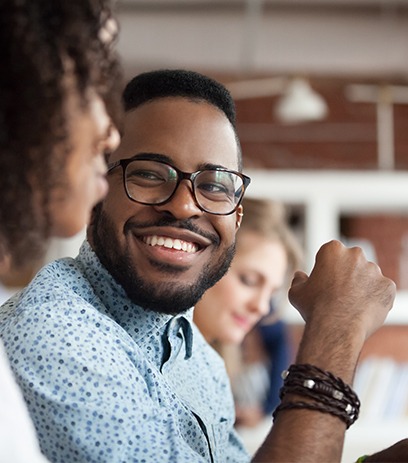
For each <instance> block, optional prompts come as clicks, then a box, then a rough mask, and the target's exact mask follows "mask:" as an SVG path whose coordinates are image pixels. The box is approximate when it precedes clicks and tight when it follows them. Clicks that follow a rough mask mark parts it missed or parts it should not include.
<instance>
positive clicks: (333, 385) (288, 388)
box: [273, 364, 360, 428]
mask: <svg viewBox="0 0 408 463" xmlns="http://www.w3.org/2000/svg"><path fill="white" fill-rule="evenodd" d="M282 378H283V379H284V384H283V386H282V388H281V390H280V398H281V400H282V399H283V398H284V397H285V396H286V395H287V394H296V395H300V396H305V397H308V398H310V399H312V401H306V402H304V401H287V402H282V403H281V404H280V405H279V406H278V407H277V408H276V409H275V411H274V413H273V417H274V418H275V417H276V415H277V414H278V413H279V412H280V411H282V410H288V409H291V408H307V409H310V410H317V411H320V412H322V413H330V414H331V415H335V416H337V417H339V418H340V419H341V420H343V421H344V422H345V423H346V425H347V428H349V427H350V426H351V425H352V424H353V423H354V422H355V421H356V420H357V418H358V414H359V411H360V401H359V399H358V397H357V395H356V393H355V392H354V391H353V390H352V389H351V387H350V386H348V385H347V384H346V383H344V382H343V380H342V379H341V378H338V377H337V376H334V375H333V374H332V373H330V372H328V371H324V370H322V369H320V368H318V367H316V366H313V365H309V364H300V365H291V366H290V367H289V369H288V370H285V371H283V373H282Z"/></svg>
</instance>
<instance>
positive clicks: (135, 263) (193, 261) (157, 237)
mask: <svg viewBox="0 0 408 463" xmlns="http://www.w3.org/2000/svg"><path fill="white" fill-rule="evenodd" d="M138 154H144V155H148V156H150V155H151V156H152V157H154V155H155V154H156V155H157V154H159V155H162V156H166V158H167V162H168V163H169V164H171V165H173V166H174V167H176V168H178V169H180V170H182V171H184V172H195V171H197V170H200V169H203V168H206V167H209V166H212V167H214V166H217V167H223V168H227V169H232V170H237V168H238V147H237V142H236V139H235V135H234V131H233V128H232V126H231V124H230V123H229V121H228V119H227V118H226V116H225V115H224V114H223V113H222V112H220V111H219V110H218V109H217V108H215V107H214V106H212V105H210V104H208V103H204V102H199V103H198V102H192V101H190V100H188V99H185V98H174V97H173V98H162V99H158V100H154V101H152V102H149V103H146V104H144V105H142V106H140V107H138V108H137V109H135V110H133V111H130V112H128V113H127V114H126V117H125V128H124V136H123V139H122V142H121V145H120V146H119V148H118V150H117V151H116V152H115V153H114V154H113V155H112V157H111V159H110V160H109V161H110V162H114V161H117V160H119V159H125V158H131V157H134V156H135V155H138ZM108 179H109V186H110V189H109V194H108V196H107V197H106V199H105V200H104V202H103V203H102V204H101V205H100V206H98V207H97V209H96V211H95V214H94V217H93V221H92V225H91V227H90V230H89V233H88V237H89V240H90V243H91V245H92V247H93V248H94V250H95V252H96V253H97V255H98V257H99V258H100V260H101V262H102V263H103V264H104V265H105V267H106V268H107V269H108V270H109V271H110V273H111V274H112V275H113V276H114V278H115V279H116V280H117V281H118V282H119V283H120V284H121V285H122V286H123V287H124V289H125V291H126V292H127V294H128V296H129V297H130V298H131V299H132V300H133V301H134V302H135V303H137V304H138V305H140V306H142V307H145V308H148V309H151V310H155V311H158V312H166V313H179V312H182V311H184V310H186V309H188V308H189V307H191V306H192V305H194V304H195V303H196V302H197V300H198V299H199V298H200V297H201V296H202V294H203V292H204V291H205V290H206V289H208V288H209V287H210V286H212V285H214V284H215V283H216V282H217V281H218V280H219V279H220V278H221V277H222V276H223V275H224V273H225V272H226V271H227V269H228V267H229V264H230V262H231V259H232V257H233V253H234V246H235V233H236V230H237V227H238V222H239V220H240V218H239V217H238V215H237V213H236V212H235V213H233V214H231V215H228V216H216V215H212V214H209V213H206V212H203V211H201V210H200V209H199V207H198V206H197V204H196V202H195V200H194V198H193V195H192V185H191V182H190V181H188V180H183V181H182V182H181V183H180V185H179V186H178V188H177V190H176V192H175V194H174V195H173V197H172V199H171V200H170V201H169V202H167V203H166V204H162V205H155V206H147V205H142V204H138V203H136V202H133V201H131V200H130V199H129V198H128V197H127V196H126V193H125V190H124V186H123V180H122V168H121V167H118V168H116V169H114V170H113V171H111V173H110V174H109V176H108ZM239 210H240V209H239ZM152 240H153V243H152ZM156 242H157V243H156ZM148 243H150V244H148ZM152 244H154V245H152ZM180 247H181V249H180Z"/></svg>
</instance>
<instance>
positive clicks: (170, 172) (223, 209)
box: [125, 159, 243, 214]
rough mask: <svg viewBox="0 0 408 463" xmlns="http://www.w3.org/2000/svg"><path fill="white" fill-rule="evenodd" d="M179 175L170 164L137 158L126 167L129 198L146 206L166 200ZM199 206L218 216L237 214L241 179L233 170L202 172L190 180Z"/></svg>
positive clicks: (174, 188)
mask: <svg viewBox="0 0 408 463" xmlns="http://www.w3.org/2000/svg"><path fill="white" fill-rule="evenodd" d="M178 177H179V176H178V173H177V171H176V170H175V169H174V168H173V167H171V166H170V165H168V164H164V163H161V162H157V161H150V160H140V159H135V160H133V161H132V162H131V163H129V164H128V165H127V167H126V172H125V181H126V189H127V192H128V195H129V196H130V197H131V198H132V199H134V200H135V201H137V202H140V203H144V204H160V203H164V202H165V201H167V200H168V199H169V198H170V197H171V195H172V194H173V193H174V191H175V190H176V188H177V185H178ZM191 180H192V182H193V191H194V195H195V198H196V201H197V203H198V204H199V206H200V207H201V208H202V209H203V210H205V211H207V212H212V213H215V214H228V213H231V212H232V211H234V209H235V208H236V205H237V204H238V203H239V201H240V199H241V196H242V193H243V188H242V187H243V181H242V178H241V177H240V176H239V175H237V174H235V173H234V172H230V171H223V170H202V171H200V172H198V173H196V174H193V175H192V177H191Z"/></svg>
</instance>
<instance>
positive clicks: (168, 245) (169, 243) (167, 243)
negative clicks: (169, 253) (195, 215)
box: [164, 238, 173, 249]
mask: <svg viewBox="0 0 408 463" xmlns="http://www.w3.org/2000/svg"><path fill="white" fill-rule="evenodd" d="M164 247H165V248H170V249H171V248H172V247H173V240H172V239H171V238H166V239H165V240H164Z"/></svg>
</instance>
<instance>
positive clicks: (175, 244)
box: [173, 240, 181, 251]
mask: <svg viewBox="0 0 408 463" xmlns="http://www.w3.org/2000/svg"><path fill="white" fill-rule="evenodd" d="M173 248H174V249H177V250H178V251H180V249H181V241H180V240H174V243H173Z"/></svg>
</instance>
